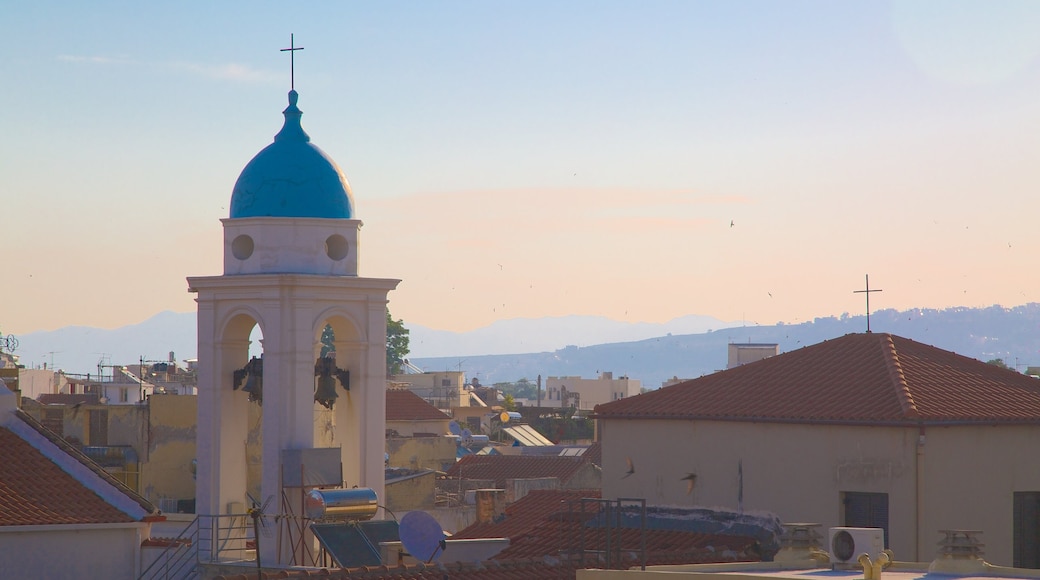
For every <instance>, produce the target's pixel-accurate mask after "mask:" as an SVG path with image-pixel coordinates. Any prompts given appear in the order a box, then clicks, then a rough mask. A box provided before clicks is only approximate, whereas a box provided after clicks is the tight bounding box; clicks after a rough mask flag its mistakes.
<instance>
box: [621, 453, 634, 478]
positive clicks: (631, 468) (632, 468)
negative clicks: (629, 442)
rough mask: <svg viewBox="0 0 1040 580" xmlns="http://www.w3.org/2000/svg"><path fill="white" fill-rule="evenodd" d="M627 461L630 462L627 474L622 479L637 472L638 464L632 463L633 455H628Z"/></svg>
mask: <svg viewBox="0 0 1040 580" xmlns="http://www.w3.org/2000/svg"><path fill="white" fill-rule="evenodd" d="M625 463H628V471H626V472H625V475H623V476H621V479H625V478H626V477H628V476H629V475H632V474H633V473H635V472H636V466H635V465H634V464H633V463H632V458H631V457H626V458H625Z"/></svg>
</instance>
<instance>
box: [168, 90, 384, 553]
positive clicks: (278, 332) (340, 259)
mask: <svg viewBox="0 0 1040 580" xmlns="http://www.w3.org/2000/svg"><path fill="white" fill-rule="evenodd" d="M298 99H299V94H298V93H297V92H296V91H295V90H292V91H290V92H289V105H288V107H287V108H286V109H285V110H284V111H283V115H284V117H285V120H284V125H283V126H282V129H281V130H280V131H279V132H278V134H277V135H275V137H274V142H273V143H271V144H270V145H268V146H267V147H266V148H264V149H263V150H262V151H260V152H259V153H258V154H256V156H255V157H253V159H252V160H251V161H250V162H249V163H248V164H247V165H246V166H245V168H244V169H243V170H242V173H241V175H239V178H238V181H237V182H236V184H235V187H234V190H233V192H232V195H231V205H230V215H229V216H228V217H227V218H226V219H222V220H221V223H222V224H223V230H224V244H223V255H224V272H223V274H222V275H220V276H203V277H191V278H188V285H189V291H190V292H193V293H195V294H196V296H197V298H196V302H197V303H198V393H199V403H198V435H197V437H198V469H197V483H196V486H197V489H196V499H197V505H196V511H197V513H198V514H200V517H203V516H218V515H224V514H229V513H237V514H239V515H241V514H242V513H243V512H245V511H247V510H249V509H251V508H254V507H263V508H264V509H265V510H266V511H268V512H270V513H285V514H289V515H292V514H296V515H302V506H301V503H302V497H303V493H304V492H303V491H302V490H304V489H306V488H308V487H313V486H319V485H320V486H327V487H345V488H353V487H360V488H369V489H371V490H372V491H373V492H374V494H375V496H376V497H377V498H379V500H380V502H381V501H382V499H383V490H384V486H383V460H384V457H383V453H384V434H385V415H384V409H385V400H386V318H387V317H386V311H387V294H388V293H389V292H390V291H391V290H393V289H394V288H396V286H397V284H398V283H399V280H392V279H377V278H364V277H361V276H360V275H359V255H360V236H359V233H360V229H361V225H362V222H361V221H360V220H359V219H357V216H356V215H355V206H354V199H353V195H352V193H351V190H350V186H349V184H348V183H347V179H346V177H345V176H344V174H343V172H342V171H341V170H340V168H339V167H338V166H337V165H336V163H335V162H334V161H333V160H332V159H331V158H330V157H329V156H328V155H327V154H325V152H323V151H322V150H321V149H319V148H318V147H317V146H315V145H314V144H313V143H311V141H310V137H309V136H308V135H307V133H306V132H305V131H304V130H303V127H302V125H301V122H300V119H301V115H302V112H301V110H300V109H299V108H298V106H297V102H298ZM256 326H259V329H260V332H261V333H262V336H263V338H262V340H261V341H260V342H261V343H262V352H263V354H262V356H257V357H251V356H250V335H251V333H252V332H253V329H254V327H256ZM326 326H330V327H331V328H332V331H333V335H334V345H335V353H334V355H333V356H326V357H322V356H321V346H322V344H321V342H320V338H321V336H322V332H323V330H324V329H325V328H326ZM253 347H254V349H255V348H256V345H253ZM251 407H252V408H253V413H252V415H251V414H250V408H251ZM257 411H259V413H257ZM257 415H259V421H260V423H261V428H260V430H259V432H260V434H261V435H260V437H261V439H262V443H261V445H260V448H261V449H262V452H261V453H260V456H259V457H250V456H249V454H248V453H247V443H249V441H248V439H249V433H250V430H251V428H252V427H253V425H251V424H250V423H251V421H250V419H249V418H250V417H251V416H253V417H256V416H257ZM254 447H255V446H254ZM254 455H255V454H254ZM256 479H258V480H259V492H260V496H259V497H255V496H253V497H250V496H251V495H252V494H247V489H250V488H253V489H256V481H251V480H256ZM278 522H279V523H278V524H277V525H279V526H283V527H286V528H288V527H289V526H291V525H292V522H291V519H289V518H286V519H279V520H278ZM279 533H291V532H290V531H289V530H288V529H283V530H279ZM279 544H281V546H279ZM286 544H288V542H286V541H282V542H275V541H267V542H262V543H261V545H260V547H259V551H260V556H261V558H262V560H263V561H264V563H265V564H267V563H270V564H276V563H282V564H285V563H289V562H290V561H292V559H293V556H292V554H291V553H289V552H287V550H291V549H290V548H287V546H286ZM201 549H202V551H205V547H202V548H201ZM200 556H202V557H203V558H204V559H205V557H206V555H205V554H200Z"/></svg>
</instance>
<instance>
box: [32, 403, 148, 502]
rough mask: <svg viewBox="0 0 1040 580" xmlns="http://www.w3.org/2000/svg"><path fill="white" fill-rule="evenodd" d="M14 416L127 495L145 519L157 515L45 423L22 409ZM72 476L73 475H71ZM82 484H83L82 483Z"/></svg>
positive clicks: (139, 495) (144, 499) (142, 500)
mask: <svg viewBox="0 0 1040 580" xmlns="http://www.w3.org/2000/svg"><path fill="white" fill-rule="evenodd" d="M14 414H15V416H16V417H17V418H18V419H20V420H21V421H22V423H23V424H25V425H26V426H28V427H29V428H30V429H32V430H33V431H35V432H36V433H38V434H39V435H40V436H42V437H43V438H44V439H46V440H47V441H48V442H50V443H51V444H52V445H54V446H55V447H57V448H58V449H59V450H60V451H62V452H63V453H65V454H66V455H68V456H69V457H70V458H72V459H73V460H75V461H77V462H78V463H80V464H81V465H83V467H86V468H87V469H88V470H90V471H91V472H93V473H94V475H96V476H98V477H99V478H101V479H102V480H104V482H105V483H107V484H108V485H110V486H112V487H113V488H115V491H117V492H119V493H121V494H123V495H125V496H126V497H127V498H128V499H129V500H130V501H133V502H134V503H136V504H137V505H138V506H139V507H140V508H141V509H143V510H144V511H145V512H146V514H145V517H148V516H152V515H155V514H156V513H158V509H157V508H156V507H155V505H154V504H152V502H150V501H148V499H147V498H145V497H144V496H142V495H141V494H139V493H137V492H136V491H134V490H132V489H130V487H128V486H127V485H126V484H125V483H123V482H122V481H119V480H118V479H116V477H115V476H114V475H112V474H111V473H109V472H108V471H107V470H106V469H105V468H104V467H101V466H100V465H98V463H97V462H96V461H94V460H93V459H91V458H90V457H88V456H87V455H86V454H85V453H83V451H81V450H79V449H77V448H76V446H75V445H72V444H71V443H69V442H68V441H66V440H65V439H63V438H62V437H59V436H58V434H57V433H55V432H54V431H51V430H50V429H48V428H47V427H45V426H44V425H43V423H40V422H39V421H37V420H36V418H35V417H33V416H32V415H30V414H28V413H26V412H25V411H22V410H21V409H16V410H15V413H14ZM29 444H30V445H32V443H31V442H29ZM33 447H34V448H36V449H37V450H38V451H40V452H41V453H43V450H41V449H39V448H37V447H36V446H35V445H34V446H33ZM44 455H45V456H46V454H44ZM52 461H53V460H52ZM59 467H61V466H60V465H59ZM61 468H62V470H63V471H65V468H64V467H61ZM70 475H72V474H70ZM73 477H75V476H73ZM80 483H81V484H82V483H83V482H80ZM87 489H90V488H89V487H87ZM91 491H94V490H93V489H91ZM94 493H95V494H96V495H98V496H99V497H101V498H102V499H103V500H105V501H106V502H109V503H112V502H111V500H110V499H109V498H105V497H103V496H101V494H99V493H98V492H96V491H94ZM118 509H121V508H118ZM121 511H125V510H121ZM128 515H131V514H128Z"/></svg>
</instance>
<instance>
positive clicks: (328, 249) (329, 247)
mask: <svg viewBox="0 0 1040 580" xmlns="http://www.w3.org/2000/svg"><path fill="white" fill-rule="evenodd" d="M349 249H350V248H349V245H348V244H347V238H344V237H343V236H341V235H339V234H332V235H331V236H329V237H328V239H326V240H325V254H326V255H327V256H328V257H330V258H332V259H333V260H335V261H337V262H338V261H340V260H342V259H343V258H346V257H347V252H348V251H349Z"/></svg>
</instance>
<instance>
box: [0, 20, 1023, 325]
mask: <svg viewBox="0 0 1040 580" xmlns="http://www.w3.org/2000/svg"><path fill="white" fill-rule="evenodd" d="M1037 30H1040V2H1033V1H1025V2H1013V1H1001V2H958V1H943V2H927V1H914V2H902V1H896V2H833V1H831V0H820V1H815V2H794V1H784V2H777V1H774V0H768V1H762V2H750V1H749V2H741V1H719V2H707V1H705V2H696V1H687V0H676V1H671V2H668V1H654V0H641V1H639V2H635V1H627V2H611V1H605V0H595V1H566V0H563V1H561V0H553V1H537V0H535V1H532V0H524V1H511V2H506V1H502V2H497V1H492V2H488V1H472V2H450V1H437V2H426V1H416V2H365V3H362V2H300V3H289V2H244V1H243V2H197V1H186V2H177V3H167V4H165V5H163V6H158V7H157V6H153V5H152V3H145V2H136V1H135V2H111V1H104V0H101V1H97V2H90V3H71V2H68V3H65V2H61V3H59V2H48V1H46V0H44V1H40V2H31V3H30V2H21V3H17V4H15V3H8V4H7V5H5V6H4V8H3V10H2V18H0V33H2V35H3V38H4V44H5V47H6V48H5V50H4V55H3V57H2V59H0V79H3V90H2V91H0V220H2V221H0V228H2V232H3V234H4V235H3V240H4V242H5V245H4V253H3V260H2V279H3V283H2V285H0V330H2V331H3V333H4V334H7V333H14V334H24V333H29V332H33V331H37V330H50V329H55V328H59V327H62V326H68V325H89V326H99V327H105V328H114V327H119V326H123V325H126V324H132V323H136V322H140V321H142V320H144V319H146V318H148V317H150V316H151V315H153V314H155V313H157V312H160V311H163V310H174V311H178V312H186V311H191V310H194V307H195V305H194V303H193V301H192V295H191V294H189V293H188V292H187V284H186V282H185V278H186V277H187V276H201V275H215V274H220V273H221V271H222V265H221V259H222V253H221V252H222V249H221V244H222V234H221V226H220V222H219V220H220V219H221V218H224V217H227V215H228V202H229V200H230V197H231V189H232V186H233V185H234V182H235V180H236V179H237V177H238V174H239V172H240V171H241V170H242V168H243V167H244V166H245V164H246V163H247V162H248V161H249V160H250V159H251V158H252V156H253V155H255V154H256V153H257V152H258V151H260V149H262V148H263V147H265V146H266V145H268V144H269V143H270V142H271V140H272V137H273V136H274V134H275V133H276V132H277V131H278V129H279V128H280V127H281V123H282V116H281V111H282V109H284V108H285V105H286V93H287V92H288V90H289V83H290V78H289V68H290V64H289V57H288V56H287V53H284V52H279V49H281V48H287V47H288V46H289V35H290V33H294V34H295V42H296V45H297V46H302V47H304V50H302V51H299V52H297V53H296V61H295V71H296V76H295V86H296V89H297V90H298V91H299V92H300V100H299V106H300V108H301V109H302V110H303V112H304V115H303V125H304V128H305V129H306V130H307V131H308V133H309V134H310V136H311V138H312V141H313V142H314V143H315V144H316V145H318V146H319V147H321V148H322V149H323V150H324V151H325V152H326V153H328V154H329V155H330V156H331V157H332V158H333V159H335V160H336V161H337V162H338V163H339V165H340V167H341V168H342V169H343V171H344V173H345V174H346V175H347V178H348V179H349V180H350V183H351V186H352V188H353V191H354V198H355V202H356V210H357V216H358V217H359V218H360V219H362V220H363V221H364V222H365V226H364V228H363V229H362V243H363V245H362V248H361V273H362V275H364V276H372V277H387V278H400V279H401V280H403V281H402V283H401V284H400V286H399V288H398V290H396V291H394V292H393V293H391V303H390V309H391V311H392V313H393V315H394V317H395V318H403V319H405V321H406V322H411V323H415V324H421V325H423V326H427V327H431V328H436V329H445V330H454V331H465V330H471V329H474V328H477V327H480V326H484V325H487V324H489V323H491V322H493V321H495V320H499V319H507V318H519V317H541V316H559V315H565V314H589V315H601V316H606V317H609V318H612V319H616V320H623V321H631V322H636V321H648V322H663V321H666V320H669V319H672V318H676V317H679V316H683V315H687V314H703V315H710V316H714V317H717V318H720V319H722V320H727V321H741V320H744V321H753V322H758V323H761V324H772V323H775V322H777V321H784V322H789V323H794V322H800V321H804V320H807V319H812V318H814V317H819V316H830V315H839V314H841V313H843V312H851V313H853V314H859V313H861V312H862V311H863V308H864V304H863V297H862V295H861V294H853V291H854V290H857V289H861V288H862V287H863V282H864V275H865V274H868V273H869V275H870V281H871V285H872V286H873V287H876V288H881V289H883V290H884V292H883V293H880V294H875V295H873V296H872V297H871V307H872V308H873V309H882V308H897V309H905V308H913V307H928V308H945V307H951V306H989V305H992V304H1002V305H1005V306H1014V305H1019V304H1023V303H1026V302H1040V268H1038V266H1037V257H1038V256H1040V59H1038V55H1040V34H1037Z"/></svg>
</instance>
